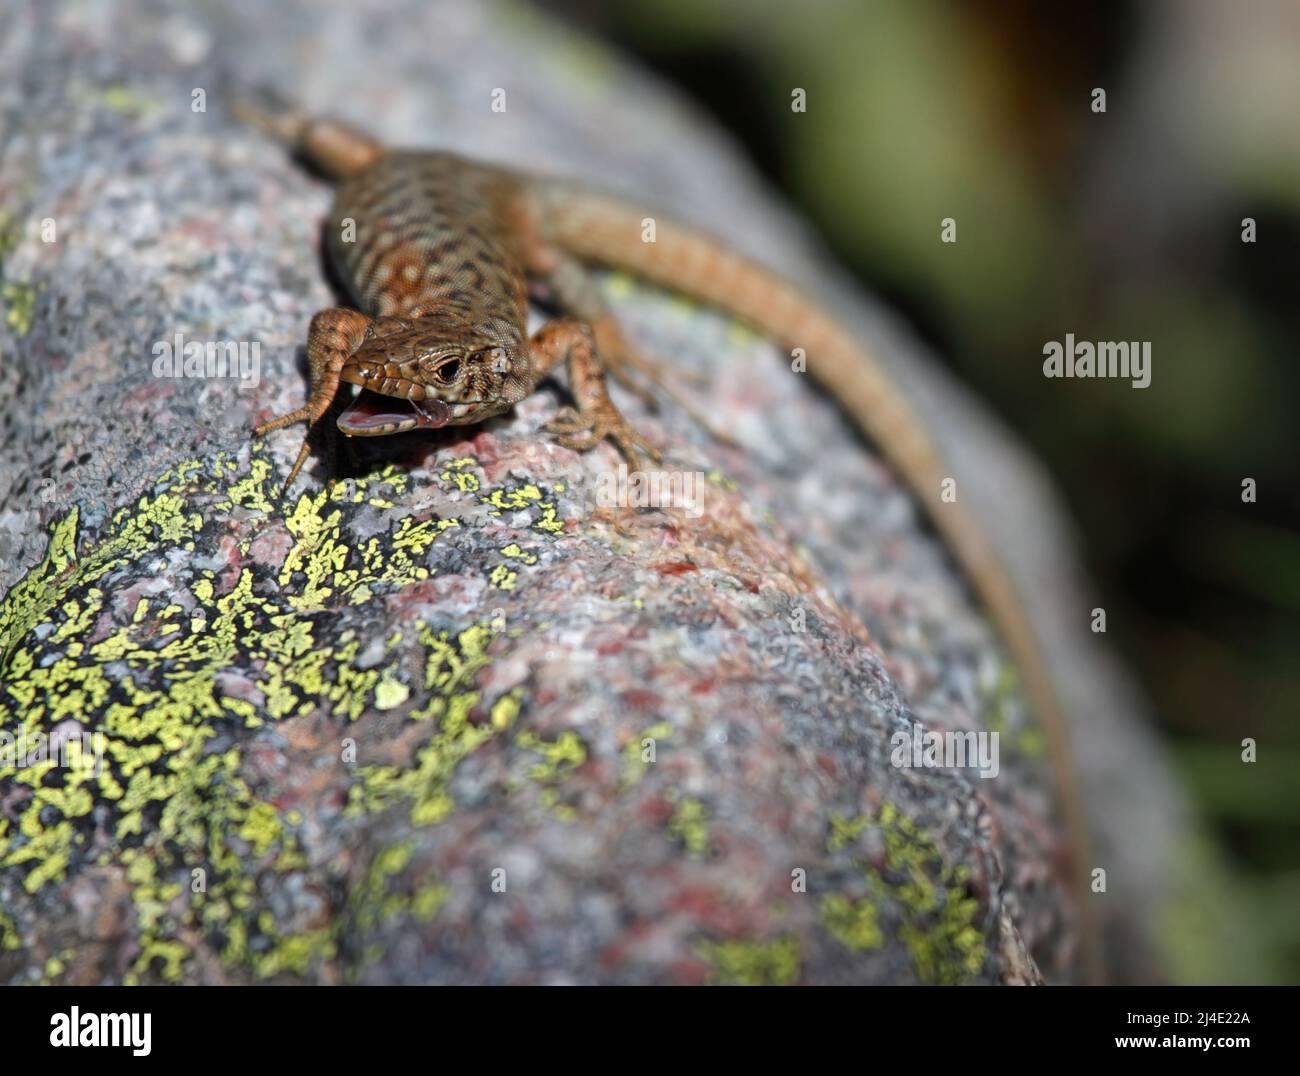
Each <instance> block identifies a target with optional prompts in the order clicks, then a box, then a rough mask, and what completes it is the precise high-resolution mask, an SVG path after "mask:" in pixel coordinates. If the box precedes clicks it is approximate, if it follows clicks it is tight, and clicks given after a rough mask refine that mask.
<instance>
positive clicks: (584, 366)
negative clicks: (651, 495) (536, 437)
mask: <svg viewBox="0 0 1300 1076" xmlns="http://www.w3.org/2000/svg"><path fill="white" fill-rule="evenodd" d="M529 362H530V365H531V368H532V373H533V376H534V377H535V378H538V379H540V378H542V377H545V376H546V374H548V373H550V371H551V370H552V369H554V368H555V366H556V365H557V364H558V363H560V362H564V363H565V365H566V366H567V368H568V372H569V391H570V392H571V393H572V394H573V399H574V402H575V403H576V404H577V410H576V412H575V411H570V412H569V413H567V414H563V413H562V414H560V415H558V416H556V418H554V419H553V420H552V421H551V422H549V423H547V425H546V429H547V430H548V431H550V432H552V433H556V434H559V435H560V436H559V438H558V440H559V443H560V444H562V445H563V446H564V447H565V448H571V449H573V450H575V451H577V452H586V451H588V450H589V449H592V448H595V447H596V445H598V444H600V442H601V441H603V440H609V441H611V442H613V444H614V445H615V446H616V447H617V448H618V450H619V451H620V452H621V453H622V454H623V456H624V458H625V459H626V460H627V463H628V467H629V468H631V470H633V471H639V470H640V469H641V452H644V453H645V454H646V455H648V456H649V457H650V458H651V459H653V460H658V459H660V458H661V455H660V452H659V450H658V449H657V448H655V446H654V445H652V444H651V443H650V442H649V441H647V440H646V439H645V438H644V437H642V436H641V435H640V434H639V433H637V432H636V430H634V429H633V428H632V426H631V425H630V424H629V423H628V421H627V419H625V418H624V417H623V415H622V412H620V411H619V410H618V408H617V407H615V406H614V402H613V401H612V400H611V399H610V398H609V391H608V389H607V388H606V386H605V372H604V370H603V369H601V365H600V362H599V360H598V359H597V357H596V350H595V344H594V341H593V339H592V333H591V329H590V327H588V326H587V325H586V324H585V323H583V322H581V321H576V320H574V319H573V318H556V319H555V320H554V321H549V322H547V323H546V324H545V325H543V326H542V327H541V328H540V329H539V330H538V331H537V333H536V335H534V336H533V338H532V340H531V341H530V342H529Z"/></svg>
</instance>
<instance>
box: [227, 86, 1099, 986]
mask: <svg viewBox="0 0 1300 1076" xmlns="http://www.w3.org/2000/svg"><path fill="white" fill-rule="evenodd" d="M234 111H235V114H236V116H237V117H238V118H240V119H242V120H244V121H246V122H248V123H251V124H253V125H254V126H256V127H258V128H260V129H261V130H262V131H264V132H266V133H268V134H270V135H271V136H272V137H274V138H275V139H276V140H278V141H280V142H281V143H283V144H285V145H287V146H288V147H290V148H291V149H292V151H293V152H294V153H295V154H297V155H298V156H299V157H300V158H302V159H303V160H304V161H305V162H306V163H307V164H308V165H310V166H311V167H312V168H313V169H314V170H315V171H316V172H318V173H320V174H322V175H324V176H325V177H327V178H329V179H332V180H334V181H336V182H337V183H338V184H339V186H338V189H337V191H336V195H335V199H334V203H333V207H332V209H331V211H330V219H329V223H328V225H327V229H326V234H327V237H328V245H329V254H330V257H331V259H332V262H333V264H334V266H335V268H336V269H337V270H338V273H339V276H340V277H341V279H342V280H343V282H344V283H345V284H346V286H347V287H348V289H349V290H350V292H351V295H352V297H353V299H354V300H355V302H356V306H355V308H354V307H334V308H330V309H326V310H322V311H320V312H318V313H317V314H316V315H315V316H314V317H313V318H312V320H311V324H310V327H309V330H308V338H307V359H308V368H309V375H310V392H309V396H308V399H307V402H306V403H305V404H304V405H303V406H302V407H299V408H297V409H296V410H293V411H290V412H289V413H287V414H285V415H282V416H279V417H277V418H274V419H271V420H269V421H267V422H264V423H262V424H261V425H259V426H258V427H257V428H256V430H255V434H256V435H259V436H260V435H264V434H267V433H270V432H271V431H273V430H277V429H281V428H283V427H286V426H291V425H294V424H297V423H300V422H303V423H306V424H307V425H308V433H307V435H306V436H304V439H303V443H302V446H301V448H300V450H299V453H298V456H297V458H296V460H295V461H294V464H293V467H292V469H291V470H290V472H289V476H288V478H287V480H286V482H285V487H284V488H285V489H286V490H287V489H288V487H289V486H290V485H291V484H292V483H293V481H294V479H295V478H296V477H297V476H298V474H299V472H300V471H301V470H302V467H303V465H304V463H305V462H306V460H307V458H308V455H309V452H310V439H309V438H310V435H311V432H312V431H313V430H314V429H316V428H318V427H325V429H326V431H327V432H329V428H328V423H327V422H326V421H324V420H326V418H327V413H328V412H329V411H330V409H331V405H332V404H333V403H334V402H335V399H336V397H339V396H340V395H341V390H342V387H343V385H344V384H352V385H356V386H359V389H358V391H357V392H356V394H355V396H354V397H353V399H352V400H351V401H350V402H349V403H348V405H347V407H346V408H345V409H344V410H343V411H342V412H341V413H340V414H338V416H337V419H336V428H337V430H338V432H341V433H342V434H343V435H344V436H347V437H370V436H385V435H390V434H395V433H401V432H405V431H408V430H416V429H436V428H441V427H444V426H455V425H470V424H475V423H479V422H482V421H483V420H485V419H487V418H490V417H493V416H495V415H499V414H501V413H503V412H505V411H508V410H509V409H510V408H511V407H513V406H514V405H515V404H516V403H518V402H519V401H521V400H523V399H524V398H525V397H527V396H528V395H530V394H531V393H532V392H533V390H534V389H535V388H536V387H537V385H538V383H539V382H540V381H541V380H542V379H543V378H545V377H547V376H549V375H550V374H551V373H552V372H553V371H554V370H555V369H556V367H558V366H559V365H560V364H564V365H565V366H566V367H567V373H568V379H569V391H570V395H571V396H572V398H573V400H574V403H575V405H576V406H575V407H573V408H566V409H564V410H562V411H561V412H560V413H559V414H558V415H557V416H556V417H555V418H554V419H553V420H552V421H551V422H549V423H548V424H547V425H546V427H545V428H546V429H547V430H548V431H549V432H552V433H554V434H555V435H556V437H557V439H558V441H559V443H560V444H562V445H564V446H566V447H569V448H571V449H574V450H578V451H587V450H590V449H593V448H595V447H596V445H598V444H599V443H601V442H602V441H605V440H608V441H610V442H611V443H612V444H613V445H614V446H615V447H616V448H617V449H618V450H619V451H620V453H621V454H622V455H623V456H624V457H625V458H626V460H627V462H628V465H629V472H632V471H636V470H638V469H640V468H641V466H642V461H641V455H642V453H644V454H645V455H646V456H648V457H650V458H651V459H652V460H654V461H658V460H659V459H660V458H661V453H660V451H659V450H658V449H657V448H656V447H655V446H654V445H653V444H651V443H650V442H649V441H648V440H646V439H645V438H644V437H642V436H641V435H640V434H639V433H637V431H636V430H635V429H634V428H633V427H632V426H631V424H630V423H629V422H628V421H627V419H626V418H625V417H624V416H623V414H622V413H621V412H620V411H619V409H618V408H617V407H616V406H615V404H614V402H613V400H612V399H611V397H610V395H609V391H608V387H607V378H613V379H614V380H616V381H617V382H619V383H620V384H622V385H624V386H626V387H628V388H630V389H632V390H633V391H635V392H637V393H638V394H640V395H641V396H643V397H646V398H648V399H649V398H651V397H652V392H653V390H652V388H651V387H649V386H647V384H646V382H647V381H648V382H650V385H651V386H658V387H660V388H661V389H663V388H664V386H663V383H662V377H661V376H660V374H659V373H658V371H657V369H656V367H655V364H654V363H653V362H652V361H651V360H649V359H647V358H645V357H644V356H642V355H641V354H640V353H639V352H638V351H637V350H636V349H635V348H634V347H633V346H632V345H631V344H630V343H629V341H628V340H627V338H626V336H625V335H624V334H623V332H622V330H621V329H620V327H619V325H618V323H617V321H616V320H615V318H614V316H613V315H612V313H611V311H610V309H609V307H608V305H607V303H606V301H605V299H604V295H603V292H602V291H601V289H600V287H599V285H598V283H597V281H596V279H595V277H594V276H593V275H592V274H591V272H590V267H591V266H604V267H609V268H614V269H622V270H627V271H630V272H632V273H633V274H635V275H637V276H639V277H641V278H643V279H645V280H647V281H648V282H650V283H652V284H657V285H660V286H663V287H665V288H667V289H669V290H671V291H674V292H677V293H680V294H684V295H686V296H688V297H690V298H693V299H695V300H696V301H699V302H702V303H704V304H706V305H711V306H713V307H716V308H718V309H720V310H722V311H724V312H726V313H728V314H730V315H731V316H733V317H735V318H737V319H739V320H740V321H742V322H745V323H747V324H749V325H750V326H751V327H753V328H754V329H756V330H757V331H758V332H760V333H762V334H765V335H767V336H769V337H771V338H773V339H774V340H776V341H777V342H778V343H779V344H781V345H782V346H784V347H787V348H795V347H798V348H802V349H804V352H805V354H806V356H807V366H806V368H807V370H808V372H809V373H810V374H811V375H812V377H813V378H814V380H815V381H816V382H817V383H818V384H819V385H820V386H821V387H822V388H823V389H824V390H826V391H827V392H829V394H830V395H831V396H832V397H833V398H834V400H835V401H836V402H837V403H838V404H839V406H840V407H841V408H842V409H843V410H844V412H845V413H846V414H847V415H848V416H849V417H850V418H851V419H852V420H853V422H854V424H855V425H856V426H857V428H858V429H859V431H860V432H861V433H862V434H863V435H865V437H866V439H867V440H868V441H869V442H871V443H873V444H874V445H876V446H877V447H878V449H879V450H880V451H881V453H882V454H883V456H884V457H885V460H886V461H887V463H889V464H890V465H891V466H892V467H893V468H894V469H895V470H896V471H897V472H898V474H899V475H900V476H901V478H902V479H903V481H904V482H905V484H906V485H907V486H908V488H909V489H910V491H911V493H912V495H913V496H914V497H915V498H916V499H917V500H918V501H919V502H920V504H921V506H922V508H923V509H924V510H925V512H926V514H927V516H928V518H929V519H930V521H931V523H932V524H933V526H934V527H935V529H936V530H937V531H938V533H939V535H940V537H941V538H942V539H943V540H944V542H945V544H946V547H947V549H948V550H949V552H950V554H951V555H952V556H953V557H954V559H955V560H956V562H957V564H958V566H959V568H960V569H961V570H962V572H963V574H964V576H965V578H966V580H967V582H968V584H969V585H970V586H971V588H972V590H973V591H974V593H975V595H976V596H977V598H978V599H979V600H980V601H982V602H983V604H984V606H985V608H986V609H987V611H988V612H989V614H990V616H991V617H992V620H993V622H994V623H995V625H996V626H997V628H998V629H999V631H1000V632H1001V634H1002V636H1003V639H1004V642H1005V643H1006V645H1007V647H1008V649H1009V651H1010V653H1011V656H1012V657H1013V659H1014V660H1015V661H1016V663H1017V666H1018V668H1019V671H1020V674H1021V677H1022V679H1023V682H1024V685H1025V689H1026V692H1027V695H1028V698H1029V701H1030V703H1031V705H1033V706H1034V707H1035V709H1036V710H1037V711H1038V712H1039V713H1040V716H1041V717H1042V719H1043V722H1044V727H1045V729H1046V732H1047V739H1048V743H1049V747H1050V751H1051V755H1052V759H1053V768H1054V770H1055V773H1056V778H1057V781H1058V785H1059V789H1058V790H1059V792H1060V795H1061V802H1062V808H1063V814H1064V816H1065V822H1066V826H1067V829H1068V830H1069V832H1070V834H1071V839H1072V845H1073V856H1074V862H1073V864H1072V866H1073V869H1072V871H1071V873H1072V874H1073V876H1074V879H1075V882H1076V884H1077V886H1078V890H1077V892H1075V893H1074V894H1073V896H1074V897H1075V900H1076V903H1077V905H1078V907H1079V912H1080V920H1081V934H1082V938H1081V951H1082V965H1083V971H1084V977H1085V979H1086V980H1088V981H1094V982H1095V981H1098V980H1099V977H1100V962H1099V961H1100V956H1099V941H1098V938H1097V932H1096V926H1095V923H1094V921H1093V917H1092V914H1091V909H1090V907H1089V902H1088V899H1087V896H1086V886H1085V885H1084V882H1085V878H1084V866H1083V864H1084V863H1085V862H1086V860H1085V855H1086V849H1087V848H1088V843H1089V842H1088V834H1087V829H1086V824H1085V821H1084V817H1083V809H1082V800H1081V794H1080V791H1079V788H1078V785H1077V777H1076V775H1075V773H1074V768H1073V765H1072V764H1071V761H1070V757H1071V756H1070V752H1069V744H1068V738H1067V731H1066V727H1065V720H1064V714H1063V709H1062V705H1061V702H1060V700H1059V699H1058V697H1057V694H1056V690H1055V687H1054V684H1053V680H1052V677H1051V675H1050V673H1049V670H1048V666H1047V662H1046V659H1045V656H1044V654H1043V652H1042V651H1041V648H1040V645H1039V643H1038V640H1037V636H1036V633H1035V631H1034V628H1033V625H1032V623H1031V620H1030V618H1029V616H1028V614H1027V613H1026V611H1025V609H1024V606H1023V604H1022V602H1021V599H1020V597H1019V595H1018V593H1017V590H1016V587H1015V584H1014V582H1013V579H1012V577H1011V575H1010V573H1009V572H1008V570H1007V568H1006V566H1005V564H1004V563H1003V562H1002V560H1001V558H1000V556H999V554H998V552H997V550H996V549H995V548H994V546H993V544H992V542H991V540H990V539H989V537H988V536H987V535H986V533H985V532H984V530H983V529H982V527H981V526H980V525H979V524H978V523H977V522H976V521H975V520H974V519H973V518H972V516H971V515H970V514H968V513H967V512H966V511H965V510H964V509H963V508H961V507H959V506H958V504H957V503H956V502H955V501H944V500H942V499H941V495H940V494H941V489H942V486H943V484H944V482H945V480H946V479H947V477H948V469H947V467H946V466H945V463H944V460H943V458H942V456H941V454H940V452H939V450H938V448H937V446H936V444H935V441H934V439H933V438H932V437H931V436H930V434H929V433H928V431H927V429H926V426H925V424H924V422H923V421H922V420H921V419H920V418H919V417H918V415H917V413H916V411H915V410H914V409H913V407H912V405H911V403H910V402H909V400H908V399H907V397H906V395H905V394H904V393H903V391H902V390H901V388H900V387H898V386H897V385H896V384H895V382H894V381H893V379H892V378H891V377H890V375H889V374H888V373H887V372H886V371H885V369H884V368H883V367H882V366H881V364H880V363H879V361H878V360H877V359H876V358H875V357H874V356H873V355H872V354H871V352H870V350H869V349H868V348H867V347H866V346H865V345H863V344H862V343H861V342H859V341H858V340H857V339H856V338H855V336H854V335H853V334H852V333H851V332H850V331H849V330H847V329H846V328H844V327H843V326H842V325H840V324H839V323H838V322H837V321H836V319H835V318H834V317H833V316H832V315H831V314H829V313H828V312H827V311H826V310H824V309H823V308H822V306H821V305H819V304H818V303H817V302H816V301H815V300H814V299H813V298H812V297H811V296H809V295H807V294H805V293H804V292H803V291H802V290H801V289H799V288H798V287H797V286H796V285H794V284H793V283H791V282H790V281H788V280H786V279H785V278H784V277H783V276H781V275H780V274H778V273H776V272H774V271H773V270H770V269H768V268H767V267H766V266H763V265H761V264H759V263H758V262H756V261H754V260H752V259H750V258H749V257H747V256H745V255H742V254H740V253H738V252H736V251H734V250H733V249H731V248H729V247H728V246H727V245H725V244H724V243H723V242H721V241H720V240H717V239H715V238H713V237H712V236H710V235H708V234H706V233H704V232H702V231H699V230H696V229H693V228H691V227H689V226H687V225H684V224H680V223H676V222H673V221H670V220H665V219H664V218H662V216H661V215H659V214H656V213H653V212H649V211H647V210H646V209H645V208H644V207H642V206H638V205H635V204H632V203H630V202H627V201H625V200H623V199H621V198H618V197H616V196H612V195H608V194H605V193H600V192H597V191H595V190H593V189H591V188H589V187H586V186H584V185H582V184H578V183H575V182H573V181H570V180H565V179H560V178H554V177H547V176H539V175H532V174H528V173H524V172H521V171H517V170H513V169H510V168H505V167H502V166H498V165H491V164H486V163H482V162H478V161H472V160H469V159H466V158H464V157H461V156H459V155H457V154H454V153H450V152H445V151H436V150H433V151H407V150H396V149H389V148H388V147H386V146H385V145H384V144H383V143H382V142H380V141H378V140H376V139H375V138H373V137H371V136H370V135H368V134H366V133H365V132H363V131H361V130H360V129H358V128H355V127H353V126H351V125H349V124H346V123H344V122H342V121H339V120H335V119H331V118H325V117H315V116H311V115H307V114H304V113H302V112H300V111H298V110H296V109H293V108H290V107H287V106H284V105H282V104H280V103H278V102H277V104H276V106H275V107H273V108H268V107H266V106H264V105H262V104H259V103H254V102H253V101H251V100H240V101H238V102H236V105H235V108H234ZM647 217H651V218H653V219H655V222H656V235H655V241H654V242H646V241H643V235H642V227H643V222H644V220H645V219H646V218H647ZM534 282H540V283H542V284H544V285H545V286H546V287H547V288H548V289H549V290H550V292H551V293H552V294H553V296H554V297H555V299H556V300H557V301H558V305H559V306H560V308H561V309H562V310H563V311H564V312H565V313H564V315H563V316H560V317H556V318H554V319H552V320H550V321H548V322H546V323H545V324H544V325H543V326H542V327H541V328H540V329H539V330H538V331H537V332H536V333H535V334H533V335H532V336H531V337H529V336H527V335H526V331H525V330H526V324H527V316H528V311H529V285H530V283H534ZM674 398H676V397H674ZM679 402H684V401H680V400H679ZM697 417H698V416H697Z"/></svg>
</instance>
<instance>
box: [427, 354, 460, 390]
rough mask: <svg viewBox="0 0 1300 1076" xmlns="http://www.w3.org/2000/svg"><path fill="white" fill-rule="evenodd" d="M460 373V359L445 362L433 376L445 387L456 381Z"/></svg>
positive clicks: (437, 368)
mask: <svg viewBox="0 0 1300 1076" xmlns="http://www.w3.org/2000/svg"><path fill="white" fill-rule="evenodd" d="M459 373H460V359H452V360H450V361H449V362H444V363H443V364H442V365H441V366H438V367H436V368H435V369H434V371H433V376H434V377H435V378H437V379H438V380H439V381H441V382H442V383H443V384H444V385H450V384H451V383H452V382H453V381H455V380H456V375H457V374H459Z"/></svg>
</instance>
